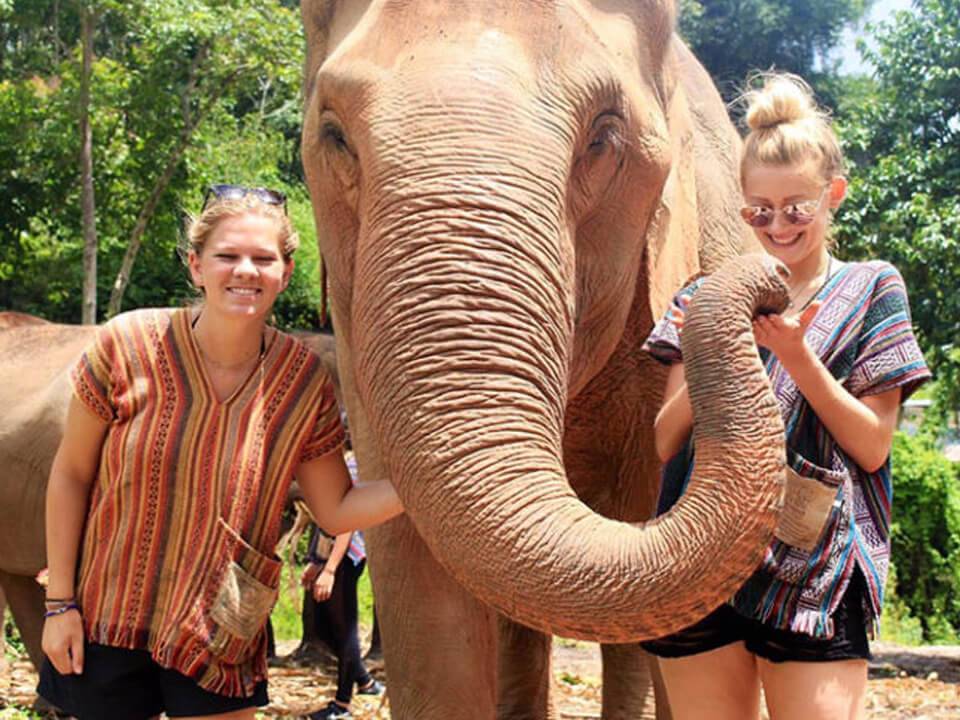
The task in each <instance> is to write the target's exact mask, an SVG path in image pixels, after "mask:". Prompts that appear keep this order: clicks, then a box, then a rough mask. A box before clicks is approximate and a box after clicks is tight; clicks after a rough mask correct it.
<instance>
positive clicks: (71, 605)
mask: <svg viewBox="0 0 960 720" xmlns="http://www.w3.org/2000/svg"><path fill="white" fill-rule="evenodd" d="M68 610H76V611H77V612H79V611H80V606H79V605H77V604H76V603H75V602H72V603H69V604H67V605H64V606H63V607H58V608H57V609H56V610H47V611H46V612H45V613H44V614H43V616H44V617H45V618H48V617H53V616H54V615H63V614H64V613H65V612H67V611H68Z"/></svg>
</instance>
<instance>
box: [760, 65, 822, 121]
mask: <svg viewBox="0 0 960 720" xmlns="http://www.w3.org/2000/svg"><path fill="white" fill-rule="evenodd" d="M759 77H760V78H762V79H763V87H761V88H759V89H757V90H751V91H749V92H748V93H746V95H745V100H746V101H747V111H746V116H745V121H746V124H747V127H749V128H750V130H752V131H754V132H756V131H760V130H769V129H772V128H775V127H777V126H778V125H783V124H790V123H797V122H801V121H804V120H809V119H814V118H819V117H820V114H821V113H820V111H819V110H818V109H817V106H816V103H815V102H814V100H813V92H812V91H811V90H810V86H809V85H807V83H806V82H804V81H803V79H801V78H799V77H797V76H796V75H790V74H776V75H774V74H762V75H760V76H759Z"/></svg>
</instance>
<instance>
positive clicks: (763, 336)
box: [753, 302, 820, 369]
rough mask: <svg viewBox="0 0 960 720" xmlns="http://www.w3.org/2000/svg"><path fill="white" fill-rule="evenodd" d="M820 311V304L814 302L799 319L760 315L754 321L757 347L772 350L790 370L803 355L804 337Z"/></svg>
mask: <svg viewBox="0 0 960 720" xmlns="http://www.w3.org/2000/svg"><path fill="white" fill-rule="evenodd" d="M819 309H820V302H812V303H810V304H809V305H808V306H807V307H806V308H804V310H803V312H802V313H801V314H800V315H799V316H798V317H788V316H785V315H758V316H757V317H756V318H754V321H753V336H754V338H755V339H756V341H757V345H759V346H760V347H765V348H767V349H768V350H770V352H772V353H773V354H774V355H776V356H777V358H778V359H779V360H780V362H781V363H782V364H783V365H784V367H787V368H788V369H789V365H790V364H791V363H792V362H793V361H795V360H797V359H798V358H800V357H801V356H802V355H803V353H804V349H805V345H806V343H805V340H804V335H805V334H806V332H807V328H808V327H810V323H812V322H813V318H814V317H816V314H817V311H818V310H819Z"/></svg>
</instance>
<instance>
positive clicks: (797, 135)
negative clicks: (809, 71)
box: [740, 72, 845, 180]
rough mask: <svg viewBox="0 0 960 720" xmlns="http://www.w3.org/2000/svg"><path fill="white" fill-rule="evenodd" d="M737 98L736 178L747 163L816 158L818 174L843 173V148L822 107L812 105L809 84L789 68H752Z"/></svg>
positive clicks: (812, 97)
mask: <svg viewBox="0 0 960 720" xmlns="http://www.w3.org/2000/svg"><path fill="white" fill-rule="evenodd" d="M758 80H759V81H762V83H763V85H762V86H761V87H759V88H756V89H753V90H748V91H747V92H745V93H744V94H743V95H742V96H741V98H740V102H742V103H743V105H745V106H746V112H745V114H744V122H745V123H746V126H747V128H748V129H749V130H748V132H747V136H746V138H745V139H744V147H743V157H742V158H741V161H740V178H741V180H742V179H743V175H744V171H745V170H746V168H747V166H748V165H750V164H761V165H794V164H797V163H802V162H806V161H810V160H812V161H814V162H816V163H817V165H818V167H819V170H820V172H821V174H822V175H823V178H824V180H829V179H831V178H833V177H836V176H837V175H843V174H844V173H845V163H844V160H843V151H841V150H840V143H839V141H838V140H837V136H836V134H835V133H834V131H833V127H832V126H831V123H830V115H829V113H828V112H827V111H825V110H822V109H821V108H819V107H818V106H817V103H816V100H815V99H814V96H813V90H811V89H810V86H809V85H808V84H807V83H806V82H805V81H804V80H803V79H802V78H800V77H798V76H797V75H792V74H790V73H775V72H765V73H757V74H756V75H754V76H753V77H752V78H750V80H749V81H748V84H749V85H755V84H756V83H757V81H758Z"/></svg>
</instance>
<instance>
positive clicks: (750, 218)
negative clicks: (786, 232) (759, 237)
mask: <svg viewBox="0 0 960 720" xmlns="http://www.w3.org/2000/svg"><path fill="white" fill-rule="evenodd" d="M829 189H830V184H829V183H828V184H827V185H825V186H824V188H823V190H822V191H821V193H820V197H818V198H817V199H816V200H804V201H803V202H798V203H793V204H791V205H785V206H784V207H782V208H772V207H766V206H764V205H747V206H746V207H742V208H740V217H742V218H743V219H744V221H745V222H746V223H747V225H749V226H750V227H755V228H761V227H766V226H767V225H769V224H770V223H772V222H773V219H774V218H775V217H776V216H777V213H782V214H783V218H784V220H786V221H787V222H788V223H790V224H791V225H809V224H810V223H812V222H813V219H814V218H815V217H816V215H817V210H819V209H820V203H822V202H823V198H824V196H825V195H826V194H827V190H829Z"/></svg>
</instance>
